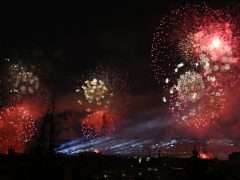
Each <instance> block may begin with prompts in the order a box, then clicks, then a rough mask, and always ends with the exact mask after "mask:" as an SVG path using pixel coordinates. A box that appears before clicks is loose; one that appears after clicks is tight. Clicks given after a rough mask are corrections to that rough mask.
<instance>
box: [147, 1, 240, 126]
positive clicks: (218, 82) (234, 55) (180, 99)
mask: <svg viewBox="0 0 240 180" xmlns="http://www.w3.org/2000/svg"><path fill="white" fill-rule="evenodd" d="M239 37H240V36H239V30H237V28H236V25H235V24H234V20H233V19H232V17H231V16H230V14H229V13H228V12H227V11H225V10H213V9H210V8H208V7H206V6H200V5H187V6H185V7H182V8H180V9H177V10H175V11H173V12H172V13H171V14H170V15H168V16H166V17H164V18H163V19H162V21H161V23H160V26H159V27H158V28H157V31H156V33H155V36H154V39H153V45H152V65H153V69H154V72H155V78H156V79H157V80H158V82H159V83H161V84H163V88H164V90H165V92H166V93H167V94H168V95H167V96H166V95H165V96H164V97H163V101H164V102H169V104H170V107H169V108H170V111H171V112H172V113H173V115H174V117H176V119H177V121H178V122H180V123H184V124H187V125H191V126H192V125H194V126H195V127H205V126H208V125H209V124H210V123H215V122H216V121H215V120H216V119H217V118H219V117H220V115H221V113H222V112H223V109H224V102H225V101H226V98H225V94H226V93H225V91H227V90H228V87H233V85H234V83H235V82H236V79H238V77H239V74H238V63H239Z"/></svg>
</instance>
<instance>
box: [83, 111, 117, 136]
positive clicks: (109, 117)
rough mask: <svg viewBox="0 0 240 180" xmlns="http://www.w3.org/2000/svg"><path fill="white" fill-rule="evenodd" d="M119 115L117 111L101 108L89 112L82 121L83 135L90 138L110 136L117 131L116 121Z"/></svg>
mask: <svg viewBox="0 0 240 180" xmlns="http://www.w3.org/2000/svg"><path fill="white" fill-rule="evenodd" d="M118 119H119V116H118V115H117V114H116V113H113V112H110V111H106V110H100V111H96V112H93V113H92V114H89V115H88V116H87V117H86V118H84V119H83V121H82V132H83V135H84V136H86V137H87V138H89V139H92V138H96V137H97V136H102V135H104V136H109V135H111V134H112V133H113V132H115V130H116V129H115V125H116V121H118Z"/></svg>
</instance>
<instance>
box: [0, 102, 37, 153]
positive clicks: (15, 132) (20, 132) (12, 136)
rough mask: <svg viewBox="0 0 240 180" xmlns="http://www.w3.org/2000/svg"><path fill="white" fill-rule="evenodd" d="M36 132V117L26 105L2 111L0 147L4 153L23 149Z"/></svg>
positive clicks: (0, 115) (0, 118)
mask: <svg viewBox="0 0 240 180" xmlns="http://www.w3.org/2000/svg"><path fill="white" fill-rule="evenodd" d="M35 131H36V127H35V118H34V115H33V114H32V113H31V112H30V111H29V109H28V106H26V105H25V104H20V105H16V106H12V107H8V108H4V109H2V110H1V112H0V140H1V142H0V145H1V150H2V151H3V152H6V151H7V150H8V148H15V149H16V150H19V149H21V148H22V147H23V145H24V144H25V143H26V142H28V141H29V140H31V138H32V136H33V135H34V133H35Z"/></svg>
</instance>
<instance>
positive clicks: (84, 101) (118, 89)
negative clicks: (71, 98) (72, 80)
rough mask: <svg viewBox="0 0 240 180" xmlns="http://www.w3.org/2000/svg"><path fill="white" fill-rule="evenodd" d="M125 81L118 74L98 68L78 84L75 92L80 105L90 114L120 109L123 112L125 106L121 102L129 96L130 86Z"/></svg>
mask: <svg viewBox="0 0 240 180" xmlns="http://www.w3.org/2000/svg"><path fill="white" fill-rule="evenodd" d="M86 79H87V80H86ZM123 79H124V78H122V76H121V75H119V74H117V73H116V72H114V71H112V70H110V69H104V68H103V67H101V66H98V67H97V68H96V69H94V70H92V71H90V73H88V74H87V76H86V77H85V80H84V81H80V82H79V83H78V84H79V85H78V86H77V88H76V90H75V92H76V93H77V96H78V103H79V104H80V105H81V106H82V107H83V106H84V107H85V110H86V111H88V112H91V111H95V110H99V109H114V110H117V109H118V110H120V111H121V112H122V110H123V106H122V103H119V102H120V101H121V102H122V99H123V97H126V96H127V94H128V86H127V85H126V82H125V81H124V80H123ZM113 102H114V103H113ZM115 102H116V103H115ZM124 104H127V101H125V102H124Z"/></svg>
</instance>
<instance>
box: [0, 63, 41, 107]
mask: <svg viewBox="0 0 240 180" xmlns="http://www.w3.org/2000/svg"><path fill="white" fill-rule="evenodd" d="M1 65H2V69H3V71H2V72H1V81H0V83H1V85H2V87H3V88H2V89H1V99H2V102H4V104H8V103H9V102H7V101H10V102H11V103H12V102H13V101H14V102H19V101H21V100H23V99H24V98H26V97H34V96H35V95H36V94H37V93H38V90H39V89H40V80H39V77H38V76H37V75H36V73H35V66H29V67H27V66H23V65H21V63H14V62H12V61H10V60H9V59H7V61H5V62H3V63H2V64H1ZM4 98H5V100H4ZM5 101H6V102H5Z"/></svg>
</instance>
